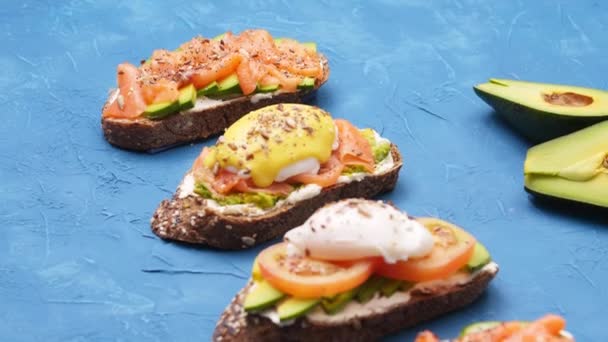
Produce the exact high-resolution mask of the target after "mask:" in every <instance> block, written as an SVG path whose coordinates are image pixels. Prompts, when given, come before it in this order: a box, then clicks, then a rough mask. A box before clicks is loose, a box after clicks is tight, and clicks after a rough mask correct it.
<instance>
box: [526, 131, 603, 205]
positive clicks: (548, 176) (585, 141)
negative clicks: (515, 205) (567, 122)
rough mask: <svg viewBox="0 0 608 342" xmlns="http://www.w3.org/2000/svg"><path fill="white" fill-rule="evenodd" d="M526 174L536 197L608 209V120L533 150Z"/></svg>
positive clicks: (535, 147) (529, 188)
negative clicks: (558, 199) (541, 196)
mask: <svg viewBox="0 0 608 342" xmlns="http://www.w3.org/2000/svg"><path fill="white" fill-rule="evenodd" d="M524 175H525V189H526V190H527V191H529V192H530V193H532V194H537V195H545V196H549V197H553V198H560V199H565V200H570V201H576V202H581V203H585V204H591V205H595V206H600V207H608V121H604V122H601V123H599V124H596V125H593V126H591V127H587V128H585V129H583V130H580V131H578V132H575V133H571V134H569V135H566V136H563V137H561V138H557V139H554V140H551V141H547V142H545V143H543V144H540V145H537V146H534V147H532V148H530V149H529V150H528V154H527V156H526V162H525V164H524Z"/></svg>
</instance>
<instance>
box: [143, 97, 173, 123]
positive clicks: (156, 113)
mask: <svg viewBox="0 0 608 342" xmlns="http://www.w3.org/2000/svg"><path fill="white" fill-rule="evenodd" d="M177 112H179V101H173V102H159V103H153V104H151V105H148V106H147V107H146V110H145V111H144V116H145V117H147V118H148V119H152V120H158V119H162V118H166V117H167V116H169V115H171V114H174V113H177Z"/></svg>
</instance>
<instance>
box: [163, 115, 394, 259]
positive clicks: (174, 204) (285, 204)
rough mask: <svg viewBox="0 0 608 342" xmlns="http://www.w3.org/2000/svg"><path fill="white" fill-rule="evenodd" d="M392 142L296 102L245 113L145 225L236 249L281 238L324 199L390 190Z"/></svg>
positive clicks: (179, 237)
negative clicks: (149, 223) (148, 224)
mask: <svg viewBox="0 0 608 342" xmlns="http://www.w3.org/2000/svg"><path fill="white" fill-rule="evenodd" d="M401 165H402V161H401V155H400V154H399V151H398V150H397V147H396V146H395V145H393V144H391V142H390V141H388V140H387V139H385V138H382V137H380V135H378V133H377V132H376V131H374V130H373V129H369V128H367V129H358V128H356V127H355V126H353V125H352V124H351V123H349V122H348V121H346V120H343V119H336V120H334V119H332V117H331V116H330V115H329V113H327V112H325V111H323V110H321V109H319V108H317V107H313V106H308V105H303V104H278V105H272V106H268V107H264V108H261V109H258V110H256V111H253V112H251V113H249V114H247V115H245V116H244V117H242V118H241V119H239V120H238V121H237V122H235V123H234V124H233V125H232V126H230V127H229V128H228V129H227V130H226V132H225V133H224V134H223V135H222V136H221V137H220V138H219V139H218V141H217V144H216V145H215V146H213V147H210V148H204V149H203V151H202V153H201V154H200V156H199V157H198V158H197V159H196V161H195V162H194V165H193V166H192V169H191V170H190V171H189V172H188V173H187V174H186V176H185V177H184V179H183V181H182V183H181V184H180V186H179V188H178V190H177V192H176V194H175V196H174V197H173V198H172V199H171V200H165V201H163V202H162V203H161V204H160V206H159V208H158V209H157V210H156V212H155V214H154V217H153V218H152V222H151V224H152V230H153V231H154V233H156V234H157V235H158V236H160V237H162V238H164V239H174V240H180V241H184V242H190V243H200V244H206V245H209V246H212V247H216V248H223V249H240V248H248V247H251V246H253V245H255V244H257V243H260V242H263V241H267V240H269V239H273V238H276V237H279V236H281V235H282V234H283V233H285V232H286V231H287V230H289V229H291V228H293V227H295V226H298V225H300V224H302V223H303V222H304V221H305V220H306V219H307V218H308V217H309V216H310V215H311V214H312V213H313V212H314V211H315V210H316V209H318V208H319V207H321V206H323V205H324V204H325V203H328V202H331V201H336V200H339V199H343V198H350V197H365V198H368V197H372V196H374V195H377V194H379V193H382V192H385V191H389V190H392V189H393V188H394V186H395V183H396V182H397V177H398V173H399V169H400V168H401Z"/></svg>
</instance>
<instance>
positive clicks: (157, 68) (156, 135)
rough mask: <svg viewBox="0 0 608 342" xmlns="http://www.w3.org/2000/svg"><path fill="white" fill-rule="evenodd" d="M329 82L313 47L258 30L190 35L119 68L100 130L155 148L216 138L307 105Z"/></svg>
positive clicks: (132, 146)
mask: <svg viewBox="0 0 608 342" xmlns="http://www.w3.org/2000/svg"><path fill="white" fill-rule="evenodd" d="M328 78H329V64H328V61H327V59H326V58H325V56H323V55H322V54H321V53H318V52H317V48H316V44H315V43H301V42H297V41H295V40H292V39H287V38H276V39H275V38H273V37H272V36H271V35H270V34H269V33H268V32H267V31H264V30H246V31H244V32H241V33H240V34H238V35H234V34H232V33H230V32H227V33H225V34H222V35H220V36H218V37H216V38H213V39H207V38H203V37H195V38H193V39H192V40H191V41H189V42H186V43H184V44H182V45H181V46H180V47H179V48H178V49H176V50H174V51H168V50H156V51H154V53H153V54H152V56H151V57H150V58H149V59H148V60H146V61H142V62H141V65H140V66H139V67H136V66H134V65H132V64H130V63H122V64H120V65H119V66H118V68H117V80H118V82H117V83H118V88H117V89H116V90H113V91H111V92H110V95H109V97H108V99H107V101H106V102H105V104H104V106H103V109H102V119H101V125H102V129H103V133H104V136H105V138H106V139H107V140H108V142H110V143H111V144H113V145H115V146H118V147H121V148H125V149H129V150H136V151H155V150H160V149H164V148H168V147H171V146H173V145H178V144H183V143H187V142H192V141H196V140H200V139H204V138H207V137H209V136H212V135H216V134H220V133H221V132H222V131H223V130H224V129H225V128H226V127H228V126H230V125H231V124H232V123H233V122H235V121H236V120H238V119H239V118H240V117H241V116H243V115H244V114H246V113H248V112H250V111H252V110H255V109H258V108H261V107H264V106H267V105H271V104H275V103H300V102H302V101H306V100H308V99H310V98H311V97H312V96H313V95H314V94H315V92H316V90H317V89H319V87H321V86H322V85H323V84H324V83H325V82H326V81H327V80H328Z"/></svg>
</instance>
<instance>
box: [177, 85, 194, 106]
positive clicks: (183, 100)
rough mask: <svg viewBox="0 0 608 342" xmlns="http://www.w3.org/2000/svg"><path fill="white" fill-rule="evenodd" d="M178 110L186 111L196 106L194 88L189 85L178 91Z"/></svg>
mask: <svg viewBox="0 0 608 342" xmlns="http://www.w3.org/2000/svg"><path fill="white" fill-rule="evenodd" d="M178 101H179V109H180V110H186V109H190V108H192V107H194V105H195V104H196V88H194V85H193V84H191V85H189V86H187V87H184V88H182V89H180V91H179V100H178Z"/></svg>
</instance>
